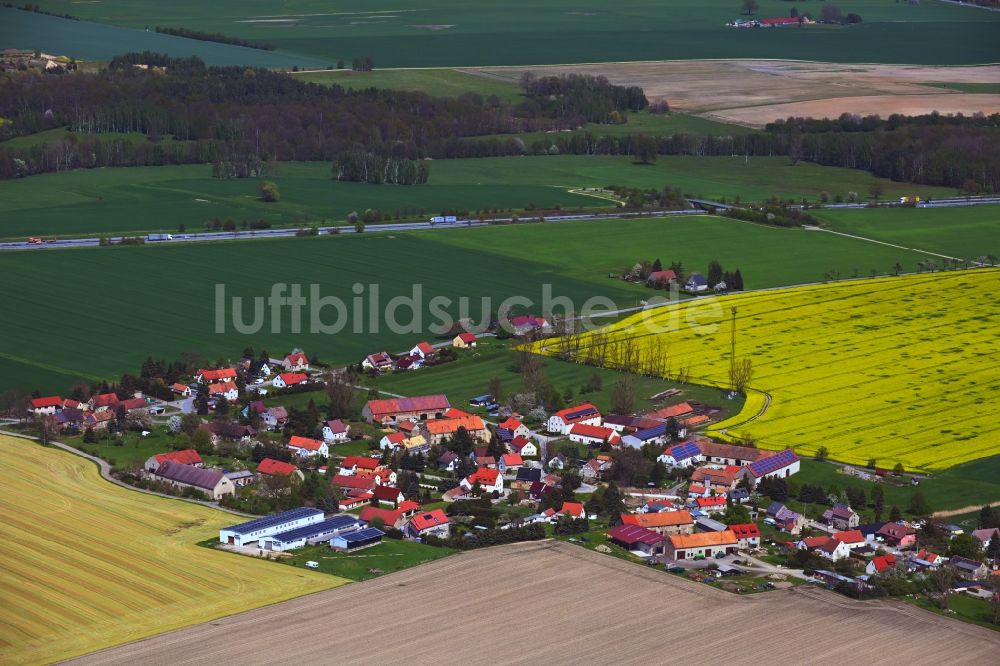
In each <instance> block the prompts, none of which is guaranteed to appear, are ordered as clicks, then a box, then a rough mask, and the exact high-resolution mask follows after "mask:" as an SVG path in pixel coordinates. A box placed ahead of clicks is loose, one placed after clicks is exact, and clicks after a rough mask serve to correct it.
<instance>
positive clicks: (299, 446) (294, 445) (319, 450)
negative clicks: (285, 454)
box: [287, 435, 330, 458]
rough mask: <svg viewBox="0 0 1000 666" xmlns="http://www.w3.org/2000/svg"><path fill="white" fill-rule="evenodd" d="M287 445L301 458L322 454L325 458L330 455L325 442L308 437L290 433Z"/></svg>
mask: <svg viewBox="0 0 1000 666" xmlns="http://www.w3.org/2000/svg"><path fill="white" fill-rule="evenodd" d="M287 446H288V448H289V449H291V451H292V453H294V454H295V455H297V456H299V457H301V458H305V457H310V456H322V457H324V458H326V457H328V456H329V455H330V449H329V448H328V447H327V445H326V442H324V441H322V440H319V439H312V438H310V437H300V436H299V435H292V437H291V439H289V440H288V444H287Z"/></svg>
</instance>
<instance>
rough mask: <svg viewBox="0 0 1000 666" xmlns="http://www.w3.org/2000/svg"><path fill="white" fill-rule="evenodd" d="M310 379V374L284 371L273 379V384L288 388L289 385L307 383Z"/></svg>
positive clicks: (277, 386)
mask: <svg viewBox="0 0 1000 666" xmlns="http://www.w3.org/2000/svg"><path fill="white" fill-rule="evenodd" d="M308 381H309V375H307V374H304V373H301V372H282V373H281V374H280V375H278V376H277V377H275V378H274V379H272V380H271V385H272V386H273V387H274V388H279V389H281V388H288V387H289V386H298V385H299V384H305V383H307V382H308Z"/></svg>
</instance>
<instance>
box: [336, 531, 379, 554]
mask: <svg viewBox="0 0 1000 666" xmlns="http://www.w3.org/2000/svg"><path fill="white" fill-rule="evenodd" d="M384 536H385V532H383V531H382V530H379V529H376V528H374V527H366V528H364V529H361V530H356V531H354V532H347V533H346V534H338V535H337V536H335V537H333V538H332V539H330V548H333V549H334V550H335V551H337V552H340V553H351V552H354V551H355V550H361V549H362V548H368V547H369V546H377V545H378V544H380V543H382V537H384Z"/></svg>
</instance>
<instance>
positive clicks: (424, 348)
mask: <svg viewBox="0 0 1000 666" xmlns="http://www.w3.org/2000/svg"><path fill="white" fill-rule="evenodd" d="M433 353H434V347H433V346H432V345H431V343H429V342H427V341H426V340H425V341H423V342H418V343H417V344H416V345H415V346H414V347H413V349H411V350H410V356H417V357H419V358H422V359H426V358H427V357H428V356H430V355H431V354H433Z"/></svg>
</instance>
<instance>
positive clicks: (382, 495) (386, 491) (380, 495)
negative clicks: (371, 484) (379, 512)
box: [372, 486, 399, 502]
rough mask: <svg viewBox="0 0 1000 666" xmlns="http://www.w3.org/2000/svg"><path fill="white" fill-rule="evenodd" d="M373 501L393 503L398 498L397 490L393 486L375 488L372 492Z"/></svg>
mask: <svg viewBox="0 0 1000 666" xmlns="http://www.w3.org/2000/svg"><path fill="white" fill-rule="evenodd" d="M372 494H374V495H375V499H380V500H387V501H392V502H395V501H396V500H397V499H398V498H399V488H396V487H395V486H375V489H374V490H373V491H372Z"/></svg>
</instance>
